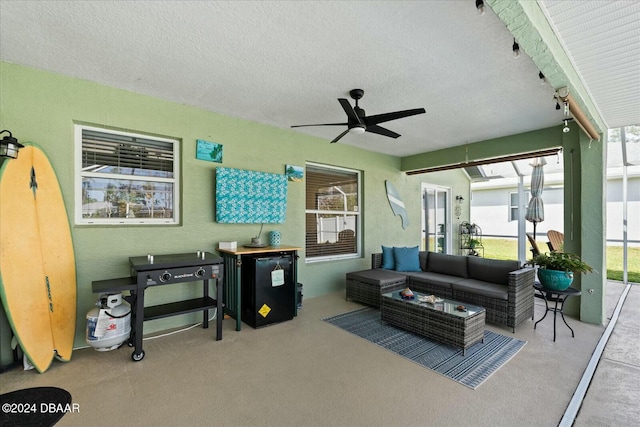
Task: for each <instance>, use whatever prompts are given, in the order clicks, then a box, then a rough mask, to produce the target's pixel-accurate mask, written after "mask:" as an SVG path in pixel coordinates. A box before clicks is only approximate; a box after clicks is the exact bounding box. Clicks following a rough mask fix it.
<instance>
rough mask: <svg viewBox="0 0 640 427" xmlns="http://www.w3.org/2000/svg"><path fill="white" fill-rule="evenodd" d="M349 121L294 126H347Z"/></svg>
mask: <svg viewBox="0 0 640 427" xmlns="http://www.w3.org/2000/svg"><path fill="white" fill-rule="evenodd" d="M348 124H349V123H318V124H315V125H294V126H291V127H292V128H303V127H306V126H347V125H348Z"/></svg>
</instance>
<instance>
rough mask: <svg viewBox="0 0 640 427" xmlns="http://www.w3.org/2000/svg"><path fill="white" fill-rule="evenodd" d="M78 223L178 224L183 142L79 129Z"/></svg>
mask: <svg viewBox="0 0 640 427" xmlns="http://www.w3.org/2000/svg"><path fill="white" fill-rule="evenodd" d="M75 143H76V208H75V217H76V224H87V225H90V224H94V225H95V224H178V223H179V212H178V207H179V206H180V203H179V201H180V200H179V199H180V193H179V187H180V186H179V182H178V177H179V170H178V169H179V164H180V163H179V141H178V140H175V139H168V138H159V137H154V136H148V135H141V134H136V133H130V132H120V131H114V130H110V129H102V128H96V127H90V126H84V125H76V126H75Z"/></svg>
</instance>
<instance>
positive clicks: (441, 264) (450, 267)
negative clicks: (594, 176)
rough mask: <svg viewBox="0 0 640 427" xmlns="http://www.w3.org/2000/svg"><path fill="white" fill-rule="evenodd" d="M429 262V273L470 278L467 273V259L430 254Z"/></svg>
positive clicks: (435, 253)
mask: <svg viewBox="0 0 640 427" xmlns="http://www.w3.org/2000/svg"><path fill="white" fill-rule="evenodd" d="M427 261H428V262H427V271H431V272H432V273H440V274H448V275H451V276H458V277H464V278H467V277H469V275H468V273H467V257H464V256H459V255H448V254H441V253H439V252H429V256H428V258H427Z"/></svg>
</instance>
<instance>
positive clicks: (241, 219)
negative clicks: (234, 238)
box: [216, 167, 287, 224]
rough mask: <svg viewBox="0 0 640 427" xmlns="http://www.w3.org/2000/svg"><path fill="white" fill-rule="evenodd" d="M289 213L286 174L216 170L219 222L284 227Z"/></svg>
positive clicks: (217, 220) (227, 169)
mask: <svg viewBox="0 0 640 427" xmlns="http://www.w3.org/2000/svg"><path fill="white" fill-rule="evenodd" d="M286 214H287V176H286V175H281V174H274V173H267V172H257V171H249V170H243V169H234V168H225V167H218V168H216V222H220V223H235V224H283V223H284V221H285V218H286Z"/></svg>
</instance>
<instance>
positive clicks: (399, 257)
mask: <svg viewBox="0 0 640 427" xmlns="http://www.w3.org/2000/svg"><path fill="white" fill-rule="evenodd" d="M419 252H420V248H418V247H417V246H413V247H411V248H398V247H394V248H393V257H394V259H395V260H396V268H395V270H396V271H420V257H419V255H418V254H419Z"/></svg>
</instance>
